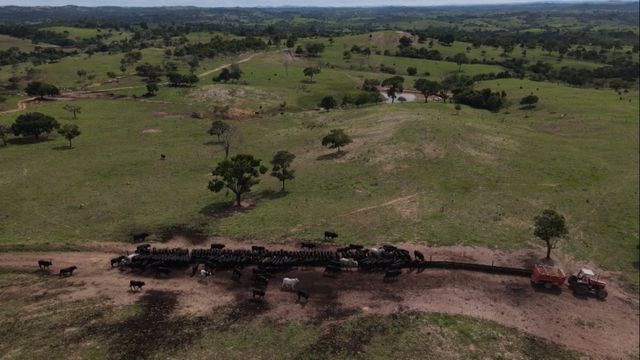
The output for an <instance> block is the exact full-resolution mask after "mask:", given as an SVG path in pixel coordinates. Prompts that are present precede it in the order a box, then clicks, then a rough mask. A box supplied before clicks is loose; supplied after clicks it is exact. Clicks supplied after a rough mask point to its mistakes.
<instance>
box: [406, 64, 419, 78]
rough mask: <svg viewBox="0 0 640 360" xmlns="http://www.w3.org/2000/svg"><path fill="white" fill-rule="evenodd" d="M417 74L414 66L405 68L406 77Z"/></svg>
mask: <svg viewBox="0 0 640 360" xmlns="http://www.w3.org/2000/svg"><path fill="white" fill-rule="evenodd" d="M417 73H418V69H417V68H416V67H415V66H409V67H408V68H407V75H409V76H415V75H416V74H417Z"/></svg>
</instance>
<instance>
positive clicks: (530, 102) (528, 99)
mask: <svg viewBox="0 0 640 360" xmlns="http://www.w3.org/2000/svg"><path fill="white" fill-rule="evenodd" d="M539 100H540V99H539V98H538V97H537V96H536V95H527V96H525V97H523V98H522V99H521V100H520V105H524V106H523V107H524V108H526V109H532V108H534V107H535V106H536V104H537V103H538V101H539Z"/></svg>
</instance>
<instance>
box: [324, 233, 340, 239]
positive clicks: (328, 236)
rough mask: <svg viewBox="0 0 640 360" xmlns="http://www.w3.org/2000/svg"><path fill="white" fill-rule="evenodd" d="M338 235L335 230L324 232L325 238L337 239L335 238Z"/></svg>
mask: <svg viewBox="0 0 640 360" xmlns="http://www.w3.org/2000/svg"><path fill="white" fill-rule="evenodd" d="M337 237H338V234H336V233H334V232H333V231H325V232H324V239H325V240H335V238H337Z"/></svg>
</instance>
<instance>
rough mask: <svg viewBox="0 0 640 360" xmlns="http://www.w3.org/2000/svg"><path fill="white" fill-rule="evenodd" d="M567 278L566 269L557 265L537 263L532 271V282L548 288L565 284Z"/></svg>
mask: <svg viewBox="0 0 640 360" xmlns="http://www.w3.org/2000/svg"><path fill="white" fill-rule="evenodd" d="M566 279H567V276H566V275H565V274H564V271H562V269H560V268H558V267H555V266H549V265H539V264H536V265H534V266H533V271H532V272H531V284H533V285H542V286H544V287H545V288H547V289H550V288H552V287H554V286H557V287H560V286H562V285H564V282H565V280H566Z"/></svg>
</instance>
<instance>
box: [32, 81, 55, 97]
mask: <svg viewBox="0 0 640 360" xmlns="http://www.w3.org/2000/svg"><path fill="white" fill-rule="evenodd" d="M25 91H26V92H27V95H29V96H38V97H40V99H44V97H45V96H55V95H59V94H60V90H59V89H58V88H57V87H55V86H53V85H51V84H47V83H43V82H41V81H32V82H30V83H29V84H28V85H27V87H26V88H25Z"/></svg>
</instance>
